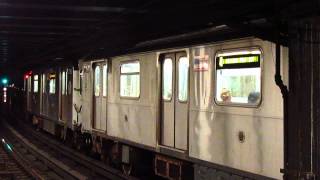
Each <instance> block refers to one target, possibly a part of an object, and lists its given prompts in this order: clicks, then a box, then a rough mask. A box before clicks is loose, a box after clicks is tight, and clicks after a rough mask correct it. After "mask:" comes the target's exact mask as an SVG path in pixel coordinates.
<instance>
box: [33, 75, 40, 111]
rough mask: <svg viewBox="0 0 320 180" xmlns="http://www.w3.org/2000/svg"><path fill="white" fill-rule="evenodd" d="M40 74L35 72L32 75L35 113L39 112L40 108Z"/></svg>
mask: <svg viewBox="0 0 320 180" xmlns="http://www.w3.org/2000/svg"><path fill="white" fill-rule="evenodd" d="M39 79H40V77H39V75H38V74H35V75H33V77H32V80H33V88H32V91H33V92H32V112H33V113H34V114H39V110H40V92H39V91H40V87H39Z"/></svg>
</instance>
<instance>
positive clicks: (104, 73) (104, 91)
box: [102, 64, 108, 96]
mask: <svg viewBox="0 0 320 180" xmlns="http://www.w3.org/2000/svg"><path fill="white" fill-rule="evenodd" d="M107 68H108V66H107V65H106V64H105V65H103V69H102V95H103V96H107V81H108V73H107V72H108V69H107Z"/></svg>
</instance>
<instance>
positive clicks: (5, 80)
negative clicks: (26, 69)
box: [1, 78, 9, 85]
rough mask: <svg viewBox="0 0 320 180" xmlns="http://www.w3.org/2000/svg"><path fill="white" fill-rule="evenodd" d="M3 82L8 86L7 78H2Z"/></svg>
mask: <svg viewBox="0 0 320 180" xmlns="http://www.w3.org/2000/svg"><path fill="white" fill-rule="evenodd" d="M1 82H2V84H3V85H6V84H8V82H9V81H8V79H7V78H2V80H1Z"/></svg>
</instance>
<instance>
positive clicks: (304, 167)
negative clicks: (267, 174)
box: [284, 18, 320, 179]
mask: <svg viewBox="0 0 320 180" xmlns="http://www.w3.org/2000/svg"><path fill="white" fill-rule="evenodd" d="M319 20H320V18H312V19H307V20H299V21H295V22H293V23H291V24H290V26H289V28H290V29H289V32H290V34H289V36H290V42H289V94H288V104H287V108H288V121H287V123H286V124H285V128H287V134H285V137H284V138H286V139H287V148H285V154H286V157H287V163H285V178H286V179H315V178H316V177H317V178H316V179H319V178H320V177H319V171H320V169H319V168H320V166H319V162H320V161H319V160H320V159H319V153H320V149H319V148H320V146H319V145H320V133H319V130H320V126H319V120H320V87H319V84H320V73H319V68H320V21H319Z"/></svg>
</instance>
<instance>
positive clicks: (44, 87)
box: [41, 74, 46, 93]
mask: <svg viewBox="0 0 320 180" xmlns="http://www.w3.org/2000/svg"><path fill="white" fill-rule="evenodd" d="M41 80H42V86H41V87H42V93H45V92H46V74H42V79H41Z"/></svg>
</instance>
